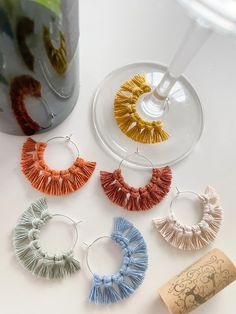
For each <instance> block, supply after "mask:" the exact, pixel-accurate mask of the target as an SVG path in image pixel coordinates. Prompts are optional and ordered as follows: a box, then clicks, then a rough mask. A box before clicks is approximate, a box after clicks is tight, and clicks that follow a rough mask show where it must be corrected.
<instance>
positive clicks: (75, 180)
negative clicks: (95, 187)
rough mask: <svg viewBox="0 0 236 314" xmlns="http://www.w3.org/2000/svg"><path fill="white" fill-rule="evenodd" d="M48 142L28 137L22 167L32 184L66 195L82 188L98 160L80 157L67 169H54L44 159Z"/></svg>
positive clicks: (45, 190) (56, 193) (54, 193)
mask: <svg viewBox="0 0 236 314" xmlns="http://www.w3.org/2000/svg"><path fill="white" fill-rule="evenodd" d="M46 148H47V143H43V142H36V141H34V140H33V139H32V138H28V139H27V141H26V142H25V143H24V145H23V148H22V155H21V169H22V172H23V173H24V175H25V176H26V178H27V179H28V180H29V181H30V183H31V185H32V186H33V187H34V188H35V189H37V190H39V191H41V192H43V193H45V194H49V195H54V196H59V195H66V194H69V193H72V192H75V191H76V190H78V189H80V188H81V187H82V186H83V185H84V184H85V183H86V182H87V181H88V180H89V178H90V177H91V176H92V174H93V172H94V170H95V167H96V162H88V161H85V160H84V159H82V158H80V157H78V158H77V159H76V161H75V162H74V164H73V165H72V166H71V167H70V168H68V169H67V170H59V171H58V170H52V169H50V168H49V167H48V166H47V165H46V163H45V160H44V152H45V150H46Z"/></svg>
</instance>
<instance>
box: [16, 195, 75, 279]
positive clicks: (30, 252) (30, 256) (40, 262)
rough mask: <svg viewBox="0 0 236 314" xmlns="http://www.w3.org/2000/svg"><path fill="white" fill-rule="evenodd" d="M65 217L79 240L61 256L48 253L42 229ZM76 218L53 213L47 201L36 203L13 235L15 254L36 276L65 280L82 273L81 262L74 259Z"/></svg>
mask: <svg viewBox="0 0 236 314" xmlns="http://www.w3.org/2000/svg"><path fill="white" fill-rule="evenodd" d="M58 216H59V217H63V218H65V219H67V220H68V221H69V223H70V224H72V226H73V228H74V230H75V241H74V243H73V246H72V248H71V249H70V250H69V251H67V252H62V253H61V254H54V255H51V254H48V253H47V252H46V251H45V250H43V248H42V247H41V244H40V232H41V229H42V228H43V227H44V226H45V225H46V224H47V223H48V221H49V220H51V219H53V218H55V217H58ZM79 223H80V222H78V223H77V222H75V221H74V220H73V219H71V218H70V217H68V216H66V215H62V214H58V213H56V214H50V213H49V212H48V207H47V202H46V199H45V198H41V199H39V200H37V201H36V202H34V203H32V204H31V205H30V207H29V208H28V209H27V210H26V211H25V212H24V213H23V214H22V215H21V217H20V218H19V221H18V224H17V226H16V227H15V230H14V234H13V244H14V248H15V254H16V257H17V259H18V261H19V263H20V264H21V265H22V266H23V267H24V268H25V269H27V270H28V271H30V272H31V273H32V274H33V275H35V276H37V277H42V278H45V279H62V278H64V277H65V276H67V275H71V274H74V273H76V272H77V271H79V270H80V263H79V261H78V260H77V259H75V258H74V256H73V255H74V254H73V253H74V248H75V246H76V244H77V242H78V239H79V234H78V229H77V225H78V224H79Z"/></svg>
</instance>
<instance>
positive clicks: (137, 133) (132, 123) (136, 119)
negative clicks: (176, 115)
mask: <svg viewBox="0 0 236 314" xmlns="http://www.w3.org/2000/svg"><path fill="white" fill-rule="evenodd" d="M150 91H151V87H150V86H149V85H148V84H147V82H146V79H145V76H143V75H135V76H134V77H133V78H132V79H131V80H128V81H127V82H125V83H124V84H123V85H122V86H121V88H120V90H119V91H118V92H117V94H116V97H115V101H114V116H115V119H116V122H117V124H118V126H119V128H120V129H121V131H122V132H123V133H124V134H125V135H127V136H128V137H129V138H131V139H132V140H134V141H136V142H139V143H143V144H155V143H159V142H162V141H166V140H167V139H168V138H169V135H168V133H167V132H165V131H164V129H163V123H162V122H161V121H154V122H150V121H145V120H143V119H142V118H141V117H140V116H139V114H138V112H137V109H136V103H137V101H138V98H139V97H140V96H141V95H143V94H144V93H148V92H150Z"/></svg>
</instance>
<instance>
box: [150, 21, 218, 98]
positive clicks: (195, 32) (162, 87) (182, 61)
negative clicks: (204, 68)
mask: <svg viewBox="0 0 236 314" xmlns="http://www.w3.org/2000/svg"><path fill="white" fill-rule="evenodd" d="M211 34H212V30H211V29H210V28H208V27H207V26H205V25H203V24H200V23H199V22H198V21H193V22H192V23H191V25H190V27H189V28H188V30H187V32H186V34H185V36H184V39H183V41H182V43H181V45H180V47H179V48H178V50H177V52H176V54H175V56H174V58H173V60H172V62H171V64H170V66H169V69H168V70H167V72H166V73H165V74H164V76H163V78H162V80H161V82H160V83H159V85H158V86H157V87H156V88H155V89H154V91H153V93H152V97H153V98H155V99H156V101H157V103H158V102H159V103H160V102H164V101H165V99H166V98H167V96H168V95H169V93H170V90H171V89H172V87H173V86H174V84H175V82H176V81H177V79H178V78H179V77H180V75H181V74H182V73H183V72H184V70H185V69H186V68H187V66H188V65H189V63H190V62H191V60H192V59H193V57H194V56H195V55H196V54H197V52H198V51H199V50H200V48H201V47H202V46H203V44H204V43H205V42H206V41H207V39H208V38H209V37H210V35H211Z"/></svg>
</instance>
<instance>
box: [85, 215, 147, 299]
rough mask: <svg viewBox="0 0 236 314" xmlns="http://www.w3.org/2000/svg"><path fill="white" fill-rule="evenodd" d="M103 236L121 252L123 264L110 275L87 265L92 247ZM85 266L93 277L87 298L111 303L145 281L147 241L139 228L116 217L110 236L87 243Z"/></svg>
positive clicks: (125, 295)
mask: <svg viewBox="0 0 236 314" xmlns="http://www.w3.org/2000/svg"><path fill="white" fill-rule="evenodd" d="M103 238H111V239H112V240H113V241H115V242H116V243H117V244H118V245H119V246H120V247H121V249H122V251H123V263H122V265H121V268H120V270H119V271H118V272H116V273H115V274H113V275H111V276H104V275H99V274H96V273H94V272H93V271H92V269H91V267H90V265H89V251H90V249H91V247H92V246H93V245H94V244H95V243H96V242H97V241H99V240H101V239H103ZM86 261H87V266H88V269H89V271H90V272H91V274H92V276H93V283H92V287H91V290H90V293H89V296H88V298H89V301H90V302H91V303H95V304H111V303H116V302H119V301H121V300H123V299H126V298H128V297H129V296H130V295H131V294H133V293H134V292H135V290H136V289H137V288H138V287H139V286H140V284H141V283H142V282H143V280H144V276H145V272H146V269H147V266H148V255H147V247H146V243H145V241H144V239H143V236H142V235H141V233H140V232H139V230H138V229H137V228H136V227H134V225H133V224H132V223H130V222H129V221H128V220H126V219H125V218H122V217H119V218H116V219H115V225H114V230H113V232H112V234H111V236H110V237H108V236H103V237H100V238H97V239H96V240H95V241H94V242H93V243H92V244H90V245H89V246H88V250H87V256H86Z"/></svg>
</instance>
